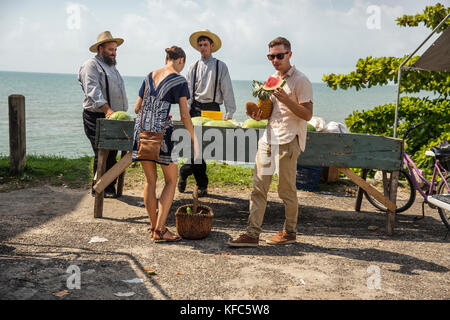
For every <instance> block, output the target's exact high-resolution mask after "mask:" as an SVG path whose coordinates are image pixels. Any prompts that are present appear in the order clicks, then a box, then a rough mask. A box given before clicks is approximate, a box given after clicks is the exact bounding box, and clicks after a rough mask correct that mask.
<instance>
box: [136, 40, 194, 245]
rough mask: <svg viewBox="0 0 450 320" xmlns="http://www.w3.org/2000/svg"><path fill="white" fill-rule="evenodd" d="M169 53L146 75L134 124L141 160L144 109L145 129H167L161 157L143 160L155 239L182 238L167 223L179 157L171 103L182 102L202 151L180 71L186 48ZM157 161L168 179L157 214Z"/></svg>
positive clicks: (187, 123)
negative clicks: (160, 65)
mask: <svg viewBox="0 0 450 320" xmlns="http://www.w3.org/2000/svg"><path fill="white" fill-rule="evenodd" d="M166 53H167V55H166V65H165V67H164V68H162V69H159V70H155V71H153V72H151V73H150V74H149V75H148V76H147V77H146V78H145V80H144V82H143V83H142V87H141V90H140V91H139V97H138V99H137V101H136V105H135V107H134V111H135V113H137V114H139V115H138V116H137V117H136V123H135V128H134V137H135V139H134V148H133V161H139V160H137V159H136V156H137V146H138V139H139V130H140V129H141V123H140V122H141V112H143V114H142V128H143V130H148V131H153V132H164V139H163V141H162V144H161V150H160V161H158V162H156V161H141V164H142V168H143V169H144V173H145V176H146V183H145V188H144V203H145V208H146V209H147V213H148V216H149V218H150V230H151V236H152V238H153V239H154V240H155V241H178V240H180V239H181V238H180V237H179V236H178V235H175V234H173V233H172V232H170V231H169V230H168V229H167V227H166V225H165V224H166V220H167V216H168V214H169V211H170V207H171V206H172V202H173V198H174V195H175V188H176V184H177V178H178V165H177V162H176V159H173V158H172V149H173V142H172V139H171V138H172V132H173V124H172V120H171V119H170V117H169V113H170V107H171V104H176V103H178V104H179V107H180V115H181V121H183V123H184V126H185V128H186V129H187V130H188V132H189V134H190V136H191V139H192V141H193V142H194V152H195V157H197V155H198V143H197V140H196V138H195V135H194V127H193V125H192V121H191V117H190V116H189V110H188V105H187V100H188V99H189V89H188V84H187V81H186V79H185V78H184V77H183V76H181V75H180V74H179V73H180V72H181V71H182V70H183V68H184V65H185V62H186V54H185V53H184V51H183V49H181V48H179V47H176V46H173V47H171V48H168V49H166ZM156 163H159V164H160V165H161V169H162V171H163V173H164V181H165V185H164V188H163V190H162V192H161V196H160V198H159V203H158V216H156V200H157V199H156V181H157V173H156Z"/></svg>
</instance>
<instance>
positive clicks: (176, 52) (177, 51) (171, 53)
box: [166, 46, 186, 60]
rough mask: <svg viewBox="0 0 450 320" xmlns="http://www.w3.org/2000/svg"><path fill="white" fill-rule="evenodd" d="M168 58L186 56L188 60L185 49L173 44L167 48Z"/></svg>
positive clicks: (175, 58) (174, 58) (173, 58)
mask: <svg viewBox="0 0 450 320" xmlns="http://www.w3.org/2000/svg"><path fill="white" fill-rule="evenodd" d="M166 53H167V55H166V59H167V60H177V59H180V58H184V59H185V60H186V53H184V50H183V49H181V48H180V47H177V46H172V47H170V48H167V49H166Z"/></svg>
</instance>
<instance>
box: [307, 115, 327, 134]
mask: <svg viewBox="0 0 450 320" xmlns="http://www.w3.org/2000/svg"><path fill="white" fill-rule="evenodd" d="M308 123H309V124H310V125H312V126H313V127H314V128H316V131H323V129H325V126H326V122H325V119H324V118H321V117H312V118H311V120H309V121H308Z"/></svg>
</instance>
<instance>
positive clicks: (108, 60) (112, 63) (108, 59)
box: [102, 52, 117, 66]
mask: <svg viewBox="0 0 450 320" xmlns="http://www.w3.org/2000/svg"><path fill="white" fill-rule="evenodd" d="M102 59H103V61H104V62H105V63H106V64H107V65H108V66H115V65H116V64H117V61H116V58H115V57H112V58H111V57H110V56H108V55H107V54H106V53H104V52H103V53H102Z"/></svg>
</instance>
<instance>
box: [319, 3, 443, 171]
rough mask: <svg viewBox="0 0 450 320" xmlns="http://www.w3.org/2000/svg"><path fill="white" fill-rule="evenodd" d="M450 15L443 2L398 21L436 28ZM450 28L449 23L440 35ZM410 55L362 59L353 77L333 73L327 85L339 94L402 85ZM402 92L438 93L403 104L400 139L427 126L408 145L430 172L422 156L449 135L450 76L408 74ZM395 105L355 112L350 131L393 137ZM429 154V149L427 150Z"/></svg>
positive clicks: (405, 100) (348, 122) (348, 121)
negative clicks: (400, 68)
mask: <svg viewBox="0 0 450 320" xmlns="http://www.w3.org/2000/svg"><path fill="white" fill-rule="evenodd" d="M448 13H450V8H448V7H447V8H446V7H444V6H443V5H442V4H440V3H438V4H436V5H435V6H427V7H426V8H425V10H424V11H423V13H421V14H417V15H412V16H411V15H404V16H403V17H400V18H398V19H397V20H396V21H397V24H398V25H400V26H418V25H419V23H423V24H424V25H425V26H426V27H427V28H430V29H434V28H436V27H437V25H438V24H439V23H440V22H441V21H442V20H443V19H444V18H445V17H446V15H447V14H448ZM449 25H450V20H447V22H446V23H444V24H443V26H442V28H440V30H439V32H442V31H443V30H445V28H446V27H448V26H449ZM407 57H408V55H405V56H403V57H402V58H396V57H379V58H373V57H367V58H365V59H359V60H358V62H357V64H356V70H355V71H353V72H351V73H350V74H339V75H337V74H328V75H324V76H323V79H322V80H323V81H324V82H325V83H326V84H327V85H328V86H329V87H331V88H333V89H334V90H337V89H338V88H340V89H344V90H346V89H348V88H355V89H356V90H360V89H363V88H370V87H372V86H377V85H387V84H389V83H392V82H393V83H398V68H399V67H400V65H401V64H402V62H403V61H404V60H405V59H406V58H407ZM418 58H419V57H418V56H416V57H413V58H412V59H411V60H410V61H409V62H408V63H407V66H409V65H412V64H414V63H415V62H416V61H417V59H418ZM400 89H401V92H404V93H409V94H413V93H417V92H420V91H422V90H426V91H429V92H432V93H434V94H436V95H438V98H436V99H433V100H430V99H428V98H416V97H403V98H402V99H401V100H400V104H399V126H398V137H402V136H403V133H404V132H405V130H406V129H407V128H408V127H410V126H412V125H414V124H417V123H419V122H422V121H425V122H426V125H424V126H423V127H420V128H418V129H416V130H414V131H412V132H411V134H410V135H409V136H408V138H407V140H406V141H405V149H406V152H407V153H408V154H410V155H412V157H413V159H414V160H415V161H417V162H418V164H419V165H422V166H423V169H426V170H427V172H430V169H431V168H432V164H431V162H430V161H429V160H427V159H424V158H423V153H424V151H423V149H425V148H427V147H428V148H429V147H430V146H436V145H437V144H438V143H439V142H440V141H443V140H446V139H447V138H448V135H449V134H448V133H449V132H450V100H448V97H450V73H444V72H434V71H418V70H408V69H406V70H404V71H403V72H402V82H401V88H400ZM394 114H395V103H391V104H386V105H381V106H377V107H375V108H373V109H372V110H363V111H362V112H360V111H354V112H353V113H352V114H351V115H349V116H348V117H347V118H346V120H345V123H346V125H347V127H348V128H349V130H350V132H354V133H369V134H377V135H385V136H393V132H394ZM425 150H427V149H425Z"/></svg>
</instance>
